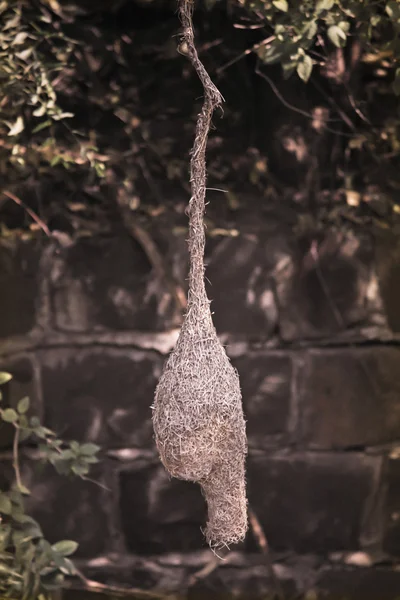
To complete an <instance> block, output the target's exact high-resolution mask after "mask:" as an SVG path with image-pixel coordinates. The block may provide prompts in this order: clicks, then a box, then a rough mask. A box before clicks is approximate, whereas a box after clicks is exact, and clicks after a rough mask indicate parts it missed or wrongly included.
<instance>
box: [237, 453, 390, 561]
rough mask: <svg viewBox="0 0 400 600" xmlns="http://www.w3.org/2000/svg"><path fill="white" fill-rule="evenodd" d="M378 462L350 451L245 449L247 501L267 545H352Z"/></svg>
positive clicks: (318, 548)
mask: <svg viewBox="0 0 400 600" xmlns="http://www.w3.org/2000/svg"><path fill="white" fill-rule="evenodd" d="M380 464H381V461H380V459H379V457H367V456H364V455H362V454H356V453H342V454H339V453H336V454H326V453H325V454H317V453H311V452H309V453H294V454H282V455H275V456H267V455H265V454H259V455H255V454H254V455H250V458H249V461H248V474H247V478H248V498H249V503H250V506H251V507H252V508H253V510H254V512H255V514H256V515H257V517H258V519H259V520H260V523H261V525H262V527H263V529H264V532H265V535H266V536H267V539H268V541H269V544H270V546H271V547H272V548H273V549H274V550H277V551H287V550H288V551H294V552H299V553H305V552H312V553H327V552H333V551H336V550H356V549H358V548H359V538H360V534H361V530H362V525H363V521H364V518H365V514H366V512H367V511H368V510H369V509H370V496H371V494H373V493H374V492H375V484H376V479H377V472H378V470H379V467H380ZM248 543H249V544H251V538H250V536H249V539H248ZM253 547H254V545H253Z"/></svg>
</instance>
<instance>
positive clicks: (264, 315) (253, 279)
mask: <svg viewBox="0 0 400 600" xmlns="http://www.w3.org/2000/svg"><path fill="white" fill-rule="evenodd" d="M270 245H272V242H267V241H265V240H264V239H262V236H256V235H253V236H248V237H246V236H240V237H236V238H223V239H222V240H219V241H218V242H211V241H209V242H208V243H207V251H208V253H209V256H208V258H207V263H208V266H207V271H206V274H207V279H209V280H210V282H211V284H210V285H209V287H208V294H209V297H210V299H211V300H212V304H211V308H212V311H213V319H214V323H215V326H216V328H217V331H218V332H219V333H225V332H227V333H233V334H236V335H242V336H246V337H249V338H251V339H252V338H254V339H260V338H261V339H264V338H268V337H269V336H270V335H271V334H272V333H273V331H274V330H275V329H276V327H277V311H276V305H275V298H274V293H273V277H272V268H273V261H272V259H271V257H270V250H269V246H270Z"/></svg>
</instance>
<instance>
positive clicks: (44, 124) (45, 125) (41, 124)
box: [32, 119, 51, 133]
mask: <svg viewBox="0 0 400 600" xmlns="http://www.w3.org/2000/svg"><path fill="white" fill-rule="evenodd" d="M50 125H51V119H48V120H47V121H43V123H39V125H37V126H36V127H35V128H34V129H32V133H38V132H39V131H42V129H46V127H50Z"/></svg>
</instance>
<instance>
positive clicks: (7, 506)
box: [0, 494, 12, 515]
mask: <svg viewBox="0 0 400 600" xmlns="http://www.w3.org/2000/svg"><path fill="white" fill-rule="evenodd" d="M11 511H12V504H11V500H10V498H9V497H8V496H6V495H5V494H0V513H3V515H11Z"/></svg>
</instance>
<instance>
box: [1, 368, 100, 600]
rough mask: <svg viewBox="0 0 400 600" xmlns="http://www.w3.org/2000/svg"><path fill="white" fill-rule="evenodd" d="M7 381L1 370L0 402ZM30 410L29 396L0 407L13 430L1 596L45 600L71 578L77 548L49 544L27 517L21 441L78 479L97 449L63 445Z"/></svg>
mask: <svg viewBox="0 0 400 600" xmlns="http://www.w3.org/2000/svg"><path fill="white" fill-rule="evenodd" d="M11 378H12V376H11V375H10V374H9V373H6V372H0V400H2V396H1V386H4V385H5V384H7V383H8V382H9V381H10V379H11ZM3 404H4V400H3ZM29 408H30V402H29V398H22V399H21V400H20V401H19V402H18V404H17V406H15V407H10V406H7V407H6V406H4V407H1V405H0V421H2V422H3V424H7V423H8V424H10V425H12V427H13V428H14V442H13V468H14V475H15V481H14V483H13V484H12V485H11V487H10V489H8V490H0V596H1V597H2V598H18V599H22V600H35V599H36V598H39V599H40V600H46V599H47V598H48V594H49V593H50V592H51V591H52V590H54V589H57V588H59V587H60V586H62V584H63V581H64V577H65V575H72V574H74V572H75V569H74V565H73V563H72V562H71V560H70V559H69V556H70V555H71V554H73V553H74V552H75V550H76V549H77V547H78V544H77V543H76V542H74V541H72V540H61V541H59V542H57V543H55V544H52V545H51V544H50V543H49V542H48V541H47V540H46V539H45V538H44V536H43V532H42V530H41V528H40V525H39V524H38V523H37V522H36V521H35V520H34V519H33V518H32V517H31V516H29V515H28V514H27V513H26V509H25V500H26V497H27V496H29V495H30V491H29V489H28V488H27V487H26V486H25V485H24V483H23V481H22V477H21V465H20V456H19V453H20V442H22V441H23V440H27V439H28V438H31V439H32V440H33V441H34V442H36V443H38V445H39V452H40V457H41V460H42V461H44V462H48V463H50V464H52V465H53V466H54V467H55V468H56V470H57V471H58V473H61V474H63V475H77V476H79V477H81V478H82V477H85V476H86V475H87V474H88V472H89V469H90V465H92V464H93V463H96V462H98V458H97V456H96V455H97V452H98V450H99V447H98V446H96V445H95V444H78V442H75V441H72V442H70V443H65V442H63V441H62V440H60V439H58V438H57V437H56V435H55V434H54V432H53V431H51V430H50V429H48V428H46V427H43V426H42V425H41V423H40V421H39V419H38V418H37V417H35V416H31V417H29V416H28V411H29Z"/></svg>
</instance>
